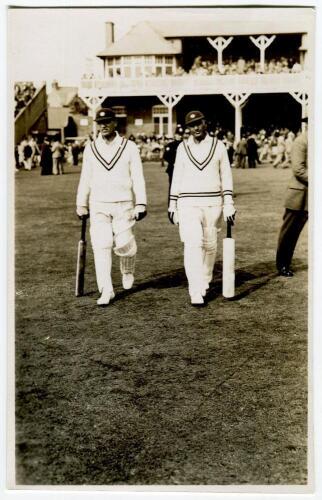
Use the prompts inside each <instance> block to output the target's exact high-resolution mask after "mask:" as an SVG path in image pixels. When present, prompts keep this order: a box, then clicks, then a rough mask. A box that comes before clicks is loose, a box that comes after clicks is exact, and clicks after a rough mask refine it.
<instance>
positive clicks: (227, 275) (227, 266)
mask: <svg viewBox="0 0 322 500" xmlns="http://www.w3.org/2000/svg"><path fill="white" fill-rule="evenodd" d="M222 294H223V296H224V297H226V298H227V299H231V298H232V297H234V296H235V240H234V239H233V238H224V239H223V276H222Z"/></svg>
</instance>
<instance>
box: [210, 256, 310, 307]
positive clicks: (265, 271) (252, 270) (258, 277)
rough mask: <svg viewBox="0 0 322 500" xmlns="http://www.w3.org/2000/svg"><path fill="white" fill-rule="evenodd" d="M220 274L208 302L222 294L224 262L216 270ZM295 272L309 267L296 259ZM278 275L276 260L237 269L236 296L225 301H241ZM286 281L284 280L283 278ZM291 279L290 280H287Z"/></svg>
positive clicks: (212, 287) (211, 288) (211, 289)
mask: <svg viewBox="0 0 322 500" xmlns="http://www.w3.org/2000/svg"><path fill="white" fill-rule="evenodd" d="M219 265H220V268H219V272H220V278H219V279H217V280H215V281H214V283H213V284H212V285H211V287H210V290H209V293H208V294H207V302H209V301H211V300H214V299H215V298H216V297H217V296H218V294H221V292H222V281H221V274H222V262H220V263H218V266H216V270H217V271H218V267H219ZM293 269H294V271H295V272H296V271H303V270H305V269H307V265H306V264H303V263H302V261H301V260H299V259H294V261H293ZM277 277H278V273H277V270H276V264H275V260H272V261H268V262H258V263H256V264H254V265H252V266H249V267H246V268H243V269H236V274H235V292H236V295H235V296H234V297H232V298H231V299H225V300H229V301H238V300H241V299H243V298H245V297H247V296H248V295H250V294H251V293H254V292H256V291H257V290H259V289H260V288H262V287H264V286H266V285H267V284H268V283H269V282H270V281H271V280H272V279H274V278H277ZM283 279H284V278H283ZM287 279H289V278H287Z"/></svg>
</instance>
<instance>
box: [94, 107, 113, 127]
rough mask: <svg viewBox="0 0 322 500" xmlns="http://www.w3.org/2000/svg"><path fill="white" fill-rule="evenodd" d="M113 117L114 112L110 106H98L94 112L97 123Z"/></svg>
mask: <svg viewBox="0 0 322 500" xmlns="http://www.w3.org/2000/svg"><path fill="white" fill-rule="evenodd" d="M111 118H112V119H115V113H114V111H113V109H111V108H99V109H98V110H97V112H96V116H95V121H96V122H97V123H104V122H106V121H110V120H111Z"/></svg>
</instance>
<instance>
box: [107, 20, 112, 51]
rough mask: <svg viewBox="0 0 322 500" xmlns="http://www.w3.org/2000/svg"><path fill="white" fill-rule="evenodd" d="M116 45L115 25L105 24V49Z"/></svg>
mask: <svg viewBox="0 0 322 500" xmlns="http://www.w3.org/2000/svg"><path fill="white" fill-rule="evenodd" d="M112 43H114V23H111V22H107V23H105V47H106V48H107V47H109V46H110V45H112Z"/></svg>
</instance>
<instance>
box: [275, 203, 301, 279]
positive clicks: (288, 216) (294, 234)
mask: <svg viewBox="0 0 322 500" xmlns="http://www.w3.org/2000/svg"><path fill="white" fill-rule="evenodd" d="M307 219H308V212H307V211H306V210H290V209H289V208H286V209H285V213H284V216H283V224H282V227H281V230H280V234H279V237H278V244H277V252H276V267H277V269H278V270H280V269H282V267H286V268H289V267H290V265H291V262H292V257H293V253H294V250H295V247H296V243H297V240H298V239H299V236H300V234H301V231H302V229H303V227H304V226H305V223H306V221H307Z"/></svg>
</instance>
